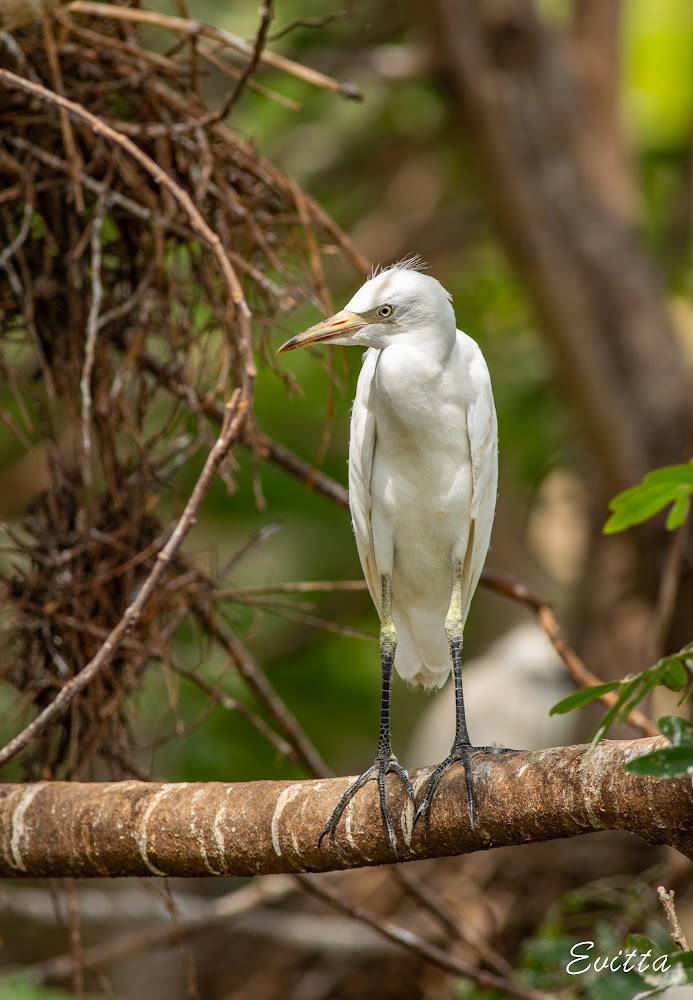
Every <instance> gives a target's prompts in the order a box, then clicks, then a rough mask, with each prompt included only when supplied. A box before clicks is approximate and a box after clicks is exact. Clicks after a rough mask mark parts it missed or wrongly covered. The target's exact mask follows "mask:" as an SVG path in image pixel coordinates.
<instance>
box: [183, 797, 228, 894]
mask: <svg viewBox="0 0 693 1000" xmlns="http://www.w3.org/2000/svg"><path fill="white" fill-rule="evenodd" d="M207 797H208V795H207V789H206V788H205V786H204V785H202V786H201V787H200V788H198V789H196V791H194V792H193V794H192V798H191V801H190V830H191V833H192V834H193V837H194V839H195V841H196V842H197V846H198V849H199V852H200V857H201V858H202V860H203V862H204V866H205V868H206V869H207V870H208V871H209V874H210V875H223V874H224V872H223V871H222V870H221V869H220V868H215V867H214V866H213V865H212V862H211V861H210V859H209V854H208V853H207V844H206V843H205V837H206V830H207V823H206V822H205V823H203V825H202V826H200V825H199V824H198V822H197V811H196V808H195V807H196V805H197V802H198V800H199V799H202V800H203V804H204V800H205V799H206V798H207ZM203 812H204V810H203ZM217 820H218V813H217V815H216V816H215V818H214V824H213V827H212V829H213V832H215V831H216V824H217ZM222 839H223V838H222ZM215 840H216V837H215ZM217 843H218V842H217ZM221 856H222V858H223V856H224V855H223V851H222V855H221Z"/></svg>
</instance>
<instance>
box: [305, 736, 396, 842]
mask: <svg viewBox="0 0 693 1000" xmlns="http://www.w3.org/2000/svg"><path fill="white" fill-rule="evenodd" d="M391 771H392V772H394V773H395V774H396V775H397V776H398V777H399V778H400V779H401V781H402V783H403V784H404V787H405V789H406V791H407V795H408V796H409V800H410V801H411V803H412V805H413V806H414V807H416V796H415V794H414V789H413V787H412V784H411V781H410V780H409V775H408V774H407V772H406V771H405V769H404V768H403V767H402V766H401V764H400V763H399V761H398V760H397V758H396V757H395V756H394V755H392V754H390V755H389V756H385V755H383V756H382V757H381V756H378V757H376V759H375V761H374V763H373V764H372V765H371V767H369V768H368V770H367V771H364V773H363V774H362V775H361V776H360V777H359V778H357V779H356V781H354V782H353V783H352V784H351V785H349V787H348V788H347V790H346V791H345V792H344V794H343V795H342V797H341V799H340V800H339V802H338V803H337V805H336V807H335V809H334V811H333V813H332V815H331V816H330V818H329V819H328V821H327V823H326V824H325V826H324V828H323V831H322V833H321V834H320V836H319V838H318V846H319V847H320V846H321V845H322V842H323V840H324V839H325V837H326V836H328V834H331V833H334V831H335V830H336V828H337V824H338V823H339V820H340V819H341V816H342V813H343V812H344V810H345V809H346V807H347V806H348V805H349V803H350V802H351V800H352V799H353V797H354V796H355V795H356V793H357V792H358V791H360V789H362V788H363V786H364V785H365V784H366V783H367V782H368V781H370V780H371V778H375V779H376V780H377V782H378V798H379V802H380V813H381V816H382V818H383V825H384V827H385V832H386V833H387V839H388V841H389V843H390V847H391V848H392V852H393V854H395V855H396V854H397V839H396V837H395V831H394V827H393V825H392V821H391V819H390V811H389V809H388V805H387V786H386V780H385V779H386V778H387V775H388V774H389V773H390V772H391Z"/></svg>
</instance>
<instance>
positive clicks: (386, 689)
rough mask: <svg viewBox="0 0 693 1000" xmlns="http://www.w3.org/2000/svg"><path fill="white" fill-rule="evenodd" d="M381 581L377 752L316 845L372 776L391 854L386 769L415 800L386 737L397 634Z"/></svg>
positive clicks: (388, 592)
mask: <svg viewBox="0 0 693 1000" xmlns="http://www.w3.org/2000/svg"><path fill="white" fill-rule="evenodd" d="M381 584H382V616H381V622H380V662H381V665H382V671H383V686H382V696H381V701H380V733H379V736H378V752H377V753H376V755H375V760H374V762H373V764H372V766H371V767H369V768H368V770H367V771H365V772H364V773H363V774H362V775H361V777H360V778H357V780H356V781H355V782H354V783H353V784H352V785H349V787H348V788H347V790H346V791H345V793H344V795H342V797H341V799H340V800H339V802H338V803H337V806H336V808H335V810H334V812H333V813H332V815H331V816H330V818H329V820H328V821H327V823H326V824H325V828H324V830H323V831H322V833H321V834H320V838H319V840H318V844H321V843H322V840H323V838H324V837H326V836H327V834H328V833H332V831H333V830H334V829H335V828H336V826H337V823H338V822H339V819H340V817H341V815H342V813H343V812H344V810H345V808H346V807H347V805H348V804H349V802H351V800H352V799H353V797H354V795H356V793H357V792H358V791H359V789H361V788H363V786H364V785H365V784H366V782H367V781H370V779H371V778H376V779H377V781H378V793H379V796H380V812H381V813H382V817H383V823H384V824H385V829H386V830H387V836H388V840H389V841H390V847H391V848H392V851H393V853H394V854H397V841H396V838H395V832H394V829H393V827H392V823H391V821H390V815H389V812H388V808H387V795H386V788H385V778H386V776H387V774H388V772H389V771H394V772H395V774H397V775H399V777H400V778H401V779H402V781H403V782H404V786H405V788H406V789H407V794H408V795H409V798H410V799H411V802H412V805H416V801H415V797H414V789H413V788H412V786H411V782H410V781H409V775H408V774H407V772H406V771H405V770H404V768H403V767H402V766H401V764H399V762H398V760H397V758H396V757H395V755H394V754H393V752H392V742H391V737H390V700H391V694H392V667H393V664H394V661H395V649H396V648H397V635H396V633H395V626H394V622H393V620H392V582H391V580H390V577H389V576H383V577H382V578H381Z"/></svg>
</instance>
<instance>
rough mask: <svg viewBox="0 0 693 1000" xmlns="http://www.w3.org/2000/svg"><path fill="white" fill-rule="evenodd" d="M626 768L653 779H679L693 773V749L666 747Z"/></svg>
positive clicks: (630, 762) (632, 772) (636, 759)
mask: <svg viewBox="0 0 693 1000" xmlns="http://www.w3.org/2000/svg"><path fill="white" fill-rule="evenodd" d="M626 768H627V769H628V770H629V771H630V772H631V774H641V775H645V776H648V777H651V778H678V777H680V776H681V775H683V774H689V773H693V747H692V746H681V747H665V749H664V750H653V752H652V753H646V754H644V755H643V756H642V757H636V758H635V759H634V760H630V761H628V763H627V764H626Z"/></svg>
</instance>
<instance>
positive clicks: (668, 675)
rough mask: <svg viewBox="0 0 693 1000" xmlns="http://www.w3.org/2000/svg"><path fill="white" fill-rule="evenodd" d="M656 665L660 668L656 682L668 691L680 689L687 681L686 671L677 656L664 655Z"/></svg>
mask: <svg viewBox="0 0 693 1000" xmlns="http://www.w3.org/2000/svg"><path fill="white" fill-rule="evenodd" d="M657 666H658V667H659V668H660V673H659V678H658V680H657V683H658V684H663V685H664V686H665V687H668V688H669V690H670V691H680V690H681V689H682V688H684V687H685V686H686V684H687V683H688V671H687V670H686V668H685V667H684V665H683V663H681V660H680V658H679V657H678V656H665V657H664V658H663V659H662V660H660V661H659V663H658V664H657Z"/></svg>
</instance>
